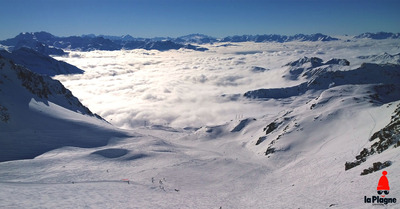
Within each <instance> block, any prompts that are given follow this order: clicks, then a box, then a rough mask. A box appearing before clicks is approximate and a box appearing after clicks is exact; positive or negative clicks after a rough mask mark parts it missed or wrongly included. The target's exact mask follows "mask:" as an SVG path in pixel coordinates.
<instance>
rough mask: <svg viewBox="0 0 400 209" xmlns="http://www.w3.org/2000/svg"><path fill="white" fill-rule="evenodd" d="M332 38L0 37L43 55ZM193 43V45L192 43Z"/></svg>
mask: <svg viewBox="0 0 400 209" xmlns="http://www.w3.org/2000/svg"><path fill="white" fill-rule="evenodd" d="M354 38H356V39H361V38H369V39H388V38H392V39H398V38H400V33H386V32H379V33H363V34H360V35H358V36H355V37H354ZM337 40H340V39H338V38H334V37H331V36H328V35H324V34H321V33H316V34H311V35H304V34H296V35H293V36H286V35H274V34H272V35H240V36H228V37H224V38H220V39H218V38H214V37H211V36H207V35H203V34H190V35H186V36H181V37H178V38H170V37H155V38H134V37H132V36H130V35H124V36H107V35H94V34H89V35H82V36H69V37H58V36H54V35H52V34H50V33H48V32H43V31H42V32H34V33H20V34H19V35H17V36H15V37H14V38H10V39H7V40H3V41H0V44H1V45H3V46H5V48H8V49H9V50H11V51H12V50H17V49H19V48H22V47H26V48H31V49H34V50H35V51H38V52H39V53H41V54H44V55H63V54H65V52H64V51H63V50H79V51H93V50H108V51H112V50H121V49H127V50H131V49H146V50H152V49H154V50H159V51H167V50H171V49H191V50H197V51H206V50H208V49H207V48H204V47H200V46H197V44H213V43H217V42H247V41H251V42H278V43H284V42H291V41H312V42H315V41H337ZM195 44H196V45H195Z"/></svg>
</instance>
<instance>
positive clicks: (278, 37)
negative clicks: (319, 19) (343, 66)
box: [221, 33, 339, 43]
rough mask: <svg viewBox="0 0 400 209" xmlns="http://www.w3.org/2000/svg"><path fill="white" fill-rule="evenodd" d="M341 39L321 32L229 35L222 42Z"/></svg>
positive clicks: (282, 41)
mask: <svg viewBox="0 0 400 209" xmlns="http://www.w3.org/2000/svg"><path fill="white" fill-rule="evenodd" d="M337 40H339V39H337V38H333V37H330V36H327V35H324V34H321V33H316V34H311V35H304V34H296V35H293V36H285V35H276V34H273V35H243V36H228V37H225V38H223V39H222V40H221V41H222V42H246V41H254V42H278V43H284V42H289V41H337Z"/></svg>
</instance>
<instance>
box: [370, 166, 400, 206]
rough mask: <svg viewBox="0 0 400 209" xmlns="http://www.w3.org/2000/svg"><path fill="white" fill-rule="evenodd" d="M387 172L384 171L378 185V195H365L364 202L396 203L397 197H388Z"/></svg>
mask: <svg viewBox="0 0 400 209" xmlns="http://www.w3.org/2000/svg"><path fill="white" fill-rule="evenodd" d="M386 175H387V172H386V171H383V172H382V176H381V178H380V179H379V182H378V187H377V188H376V190H377V193H378V195H377V196H372V197H367V196H364V203H372V204H388V203H396V201H397V200H396V198H388V197H386V195H388V194H389V191H390V187H389V180H388V178H387V177H386Z"/></svg>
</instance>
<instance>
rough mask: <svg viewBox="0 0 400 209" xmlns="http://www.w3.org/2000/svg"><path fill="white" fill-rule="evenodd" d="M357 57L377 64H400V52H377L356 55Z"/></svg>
mask: <svg viewBox="0 0 400 209" xmlns="http://www.w3.org/2000/svg"><path fill="white" fill-rule="evenodd" d="M357 58H359V59H362V60H365V61H368V62H373V63H379V64H385V63H395V64H400V53H399V54H394V55H391V54H389V53H386V52H384V53H382V54H377V55H367V56H365V55H363V56H358V57H357Z"/></svg>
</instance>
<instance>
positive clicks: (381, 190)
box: [376, 171, 390, 197]
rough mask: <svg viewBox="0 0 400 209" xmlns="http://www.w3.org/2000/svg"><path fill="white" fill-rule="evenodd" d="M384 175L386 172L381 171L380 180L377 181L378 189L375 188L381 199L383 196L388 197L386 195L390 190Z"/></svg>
mask: <svg viewBox="0 0 400 209" xmlns="http://www.w3.org/2000/svg"><path fill="white" fill-rule="evenodd" d="M386 175H387V172H386V171H383V172H382V176H381V178H380V179H379V183H378V187H377V188H376V190H377V192H378V194H379V195H380V196H381V197H385V195H388V194H389V190H390V187H389V180H388V178H387V177H386Z"/></svg>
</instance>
